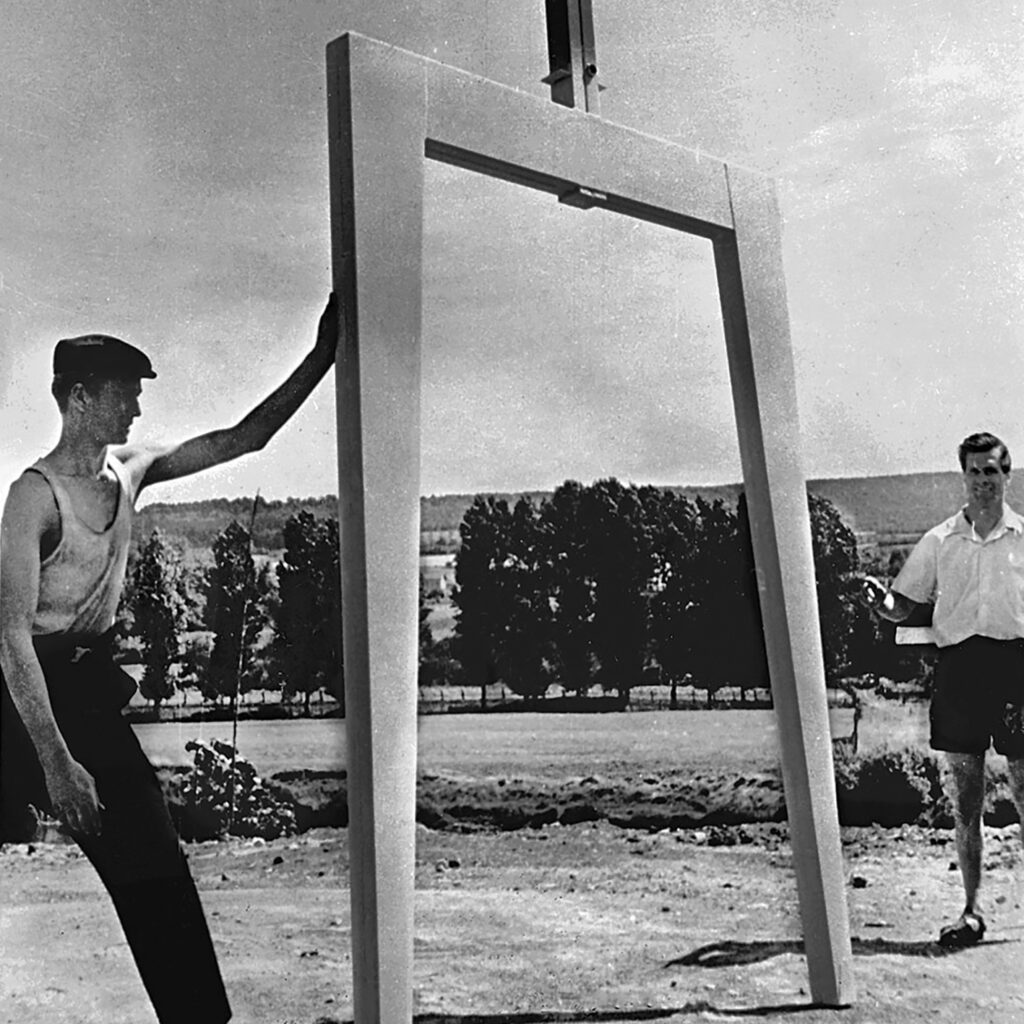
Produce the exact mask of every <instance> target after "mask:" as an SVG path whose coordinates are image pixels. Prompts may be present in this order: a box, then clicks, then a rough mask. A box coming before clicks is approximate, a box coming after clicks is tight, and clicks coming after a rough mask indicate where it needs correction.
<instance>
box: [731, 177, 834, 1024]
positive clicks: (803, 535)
mask: <svg viewBox="0 0 1024 1024" xmlns="http://www.w3.org/2000/svg"><path fill="white" fill-rule="evenodd" d="M728 175H729V192H730V198H731V202H732V209H733V216H734V220H735V231H734V232H730V233H729V234H727V235H723V236H722V237H720V238H719V239H717V240H716V242H715V264H716V268H717V273H718V283H719V292H720V295H721V299H722V312H723V316H724V321H725V333H726V347H727V349H728V356H729V373H730V377H731V381H732V393H733V402H734V404H735V408H736V422H737V426H738V428H739V441H740V457H741V461H742V464H743V480H744V484H745V489H746V495H747V502H748V507H749V510H750V528H751V535H752V539H753V543H754V561H755V564H756V567H757V580H758V591H759V594H760V600H761V614H762V619H763V621H764V631H765V643H766V647H767V653H768V666H769V670H770V673H771V681H772V696H773V699H774V704H775V712H776V717H777V721H778V729H779V739H780V742H781V748H782V750H781V753H782V773H783V784H784V786H785V792H786V807H787V811H788V815H789V827H790V835H791V837H792V843H793V855H794V860H795V867H796V877H797V889H798V893H799V898H800V917H801V922H802V925H803V934H804V949H805V953H806V956H807V966H808V972H809V975H810V985H811V998H812V999H813V1000H814V1002H816V1003H819V1004H822V1005H825V1006H846V1005H848V1004H849V1003H850V1002H851V1001H852V999H853V964H852V952H851V948H850V932H849V920H848V916H847V908H846V890H845V881H844V876H843V863H842V853H841V848H840V842H839V818H838V813H837V808H836V795H835V782H834V779H833V770H832V743H831V734H830V732H829V722H828V701H827V696H826V692H825V676H824V667H823V661H822V650H821V637H820V634H819V632H818V602H817V595H816V591H815V581H814V561H813V556H812V551H811V528H810V515H809V513H808V509H807V485H806V481H805V479H804V475H803V470H802V468H801V465H800V455H799V453H800V425H799V422H798V420H797V404H796V385H795V381H794V374H793V355H792V348H791V343H790V336H789V316H788V313H787V307H786V287H785V277H784V274H783V267H782V239H781V235H780V229H779V226H780V223H781V218H780V216H779V210H778V205H777V200H776V196H775V190H774V186H773V184H772V182H771V181H770V180H769V179H765V178H762V177H760V176H758V175H754V174H751V173H749V172H745V171H739V170H736V169H735V168H732V167H730V168H729V169H728Z"/></svg>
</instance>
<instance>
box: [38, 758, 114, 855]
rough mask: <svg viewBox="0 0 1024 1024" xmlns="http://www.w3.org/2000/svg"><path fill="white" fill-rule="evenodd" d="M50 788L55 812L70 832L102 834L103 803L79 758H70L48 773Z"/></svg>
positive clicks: (48, 786) (47, 783) (89, 834)
mask: <svg viewBox="0 0 1024 1024" xmlns="http://www.w3.org/2000/svg"><path fill="white" fill-rule="evenodd" d="M46 789H47V792H48V793H49V794H50V802H51V803H52V804H53V812H54V814H56V815H57V817H58V818H59V819H60V821H61V823H62V824H63V825H64V826H65V827H66V828H67V829H68V831H69V832H77V833H79V834H81V835H87V836H92V835H99V833H100V828H101V825H100V811H101V810H102V809H103V805H102V804H101V803H100V800H99V796H98V794H97V793H96V782H95V780H94V779H93V777H92V776H91V775H90V774H89V773H88V772H87V771H86V770H85V769H84V768H83V767H82V766H81V765H80V764H79V763H78V762H77V761H75V760H73V759H68V760H67V761H65V762H63V763H62V764H61V765H59V766H54V767H51V768H50V769H49V770H48V771H47V772H46Z"/></svg>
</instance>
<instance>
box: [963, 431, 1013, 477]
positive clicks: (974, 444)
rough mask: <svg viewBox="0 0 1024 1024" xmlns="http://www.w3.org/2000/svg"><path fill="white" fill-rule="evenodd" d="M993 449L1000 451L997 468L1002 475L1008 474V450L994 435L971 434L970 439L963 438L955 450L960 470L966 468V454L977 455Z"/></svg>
mask: <svg viewBox="0 0 1024 1024" xmlns="http://www.w3.org/2000/svg"><path fill="white" fill-rule="evenodd" d="M993 448H998V449H1000V452H999V468H1000V469H1001V470H1002V471H1003V472H1004V473H1009V472H1010V449H1009V448H1007V447H1006V445H1005V444H1004V443H1003V442H1002V441H1000V440H999V438H998V437H996V435H995V434H988V433H984V432H983V433H980V434H971V435H970V437H965V438H964V439H963V440H962V441H961V442H960V447H959V448H958V449H957V451H956V454H957V457H958V458H959V459H960V468H961V469H966V468H967V453H968V452H971V453H972V454H977V453H978V452H989V451H991V450H992V449H993Z"/></svg>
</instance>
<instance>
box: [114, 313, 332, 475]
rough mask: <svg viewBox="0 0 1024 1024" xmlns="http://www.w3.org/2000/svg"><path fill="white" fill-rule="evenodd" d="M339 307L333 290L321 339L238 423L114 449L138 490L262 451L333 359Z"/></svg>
mask: <svg viewBox="0 0 1024 1024" xmlns="http://www.w3.org/2000/svg"><path fill="white" fill-rule="evenodd" d="M338 324H339V317H338V308H337V303H336V301H335V298H334V296H333V295H332V296H331V297H330V299H329V300H328V302H327V306H326V307H325V308H324V311H323V314H322V315H321V317H320V324H319V326H318V328H317V337H316V344H315V345H314V347H313V349H312V351H310V353H309V354H308V355H307V356H306V358H305V359H303V360H302V362H301V363H300V364H299V366H298V368H297V369H296V370H295V371H294V372H293V373H292V374H291V376H290V377H289V378H288V379H287V380H286V381H285V382H284V383H283V384H282V385H281V386H280V387H279V388H277V390H276V391H274V392H273V393H272V394H271V395H269V396H268V397H267V398H265V399H264V400H263V401H262V402H260V404H259V405H257V406H256V408H255V409H253V410H252V412H250V413H249V414H248V415H247V416H245V417H244V419H242V420H241V421H239V422H238V423H236V424H235V425H234V426H233V427H227V428H225V429H223V430H213V431H211V432H210V433H208V434H202V435H200V436H199V437H194V438H192V439H190V440H188V441H184V442H182V443H180V444H173V445H139V446H134V445H128V446H125V447H124V448H121V449H119V450H118V451H116V452H115V454H116V455H117V456H118V457H119V458H120V459H121V460H122V461H123V462H124V463H125V465H126V467H127V468H128V471H129V472H130V473H131V475H132V479H133V482H134V486H135V491H136V493H138V492H139V491H141V490H142V488H143V487H146V486H148V485H149V484H154V483H159V482H160V481H162V480H175V479H177V478H178V477H182V476H188V475H190V474H192V473H198V472H200V471H201V470H204V469H209V468H210V467H211V466H219V465H220V464H221V463H222V462H230V461H231V460H232V459H236V458H238V456H239V455H246V454H248V453H249V452H255V451H259V450H260V449H261V448H263V446H264V445H265V444H266V443H267V442H268V441H269V440H270V439H271V438H272V437H273V436H274V434H276V433H277V431H278V430H280V429H281V427H283V426H284V424H285V423H287V422H288V420H289V419H290V418H291V417H292V415H293V414H294V413H295V411H296V410H297V409H298V408H299V406H300V405H302V403H303V402H304V401H305V400H306V399H307V398H308V397H309V394H310V392H312V390H313V388H315V387H316V385H317V384H319V383H320V381H321V380H322V379H323V376H324V374H325V373H327V371H328V370H329V369H330V367H331V365H332V364H333V362H334V357H335V353H336V352H337V348H338Z"/></svg>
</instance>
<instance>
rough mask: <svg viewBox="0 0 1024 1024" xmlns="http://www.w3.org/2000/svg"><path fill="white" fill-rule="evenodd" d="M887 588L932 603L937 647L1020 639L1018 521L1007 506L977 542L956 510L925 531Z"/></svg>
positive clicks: (1023, 541) (1023, 615) (1021, 524)
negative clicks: (982, 639) (976, 639)
mask: <svg viewBox="0 0 1024 1024" xmlns="http://www.w3.org/2000/svg"><path fill="white" fill-rule="evenodd" d="M892 589H893V590H894V591H896V592H897V593H899V594H903V595H904V596H905V597H909V598H910V599H911V600H912V601H917V602H918V603H920V604H929V603H934V605H935V611H934V613H933V615H932V632H933V633H934V635H935V641H936V643H937V644H938V645H939V647H949V646H951V645H953V644H958V643H962V642H963V641H964V640H966V639H967V638H968V637H972V636H987V637H991V638H992V639H994V640H1014V639H1017V638H1018V637H1024V520H1022V519H1021V517H1020V516H1019V515H1018V514H1017V513H1016V512H1014V510H1013V509H1012V508H1010V506H1009V505H1005V504H1004V505H1003V515H1002V518H1001V519H1000V520H999V523H998V524H997V526H996V527H995V529H994V530H992V532H991V533H989V534H988V536H986V537H984V538H982V537H979V536H978V534H977V533H976V532H975V530H974V526H973V525H972V524H971V523H970V522H968V520H967V518H966V517H965V516H964V512H963V510H962V509H961V511H960V512H958V513H957V514H956V515H955V516H952V517H950V518H949V519H947V520H946V521H945V522H944V523H940V524H939V525H938V526H936V527H933V528H932V529H931V530H929V531H928V532H927V533H926V534H925V535H924V536H923V537H922V538H921V539H920V540H919V541H918V542H917V545H916V546H915V547H914V550H913V551H911V552H910V555H909V556H908V558H907V561H906V563H905V564H904V566H903V569H902V570H901V571H900V574H899V575H898V576H897V577H896V580H895V581H894V582H893V585H892Z"/></svg>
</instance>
